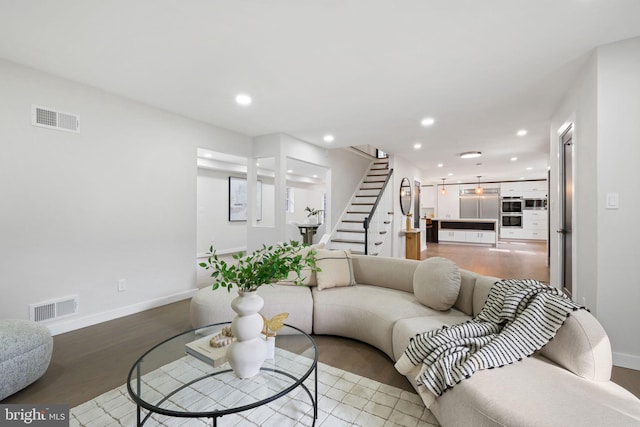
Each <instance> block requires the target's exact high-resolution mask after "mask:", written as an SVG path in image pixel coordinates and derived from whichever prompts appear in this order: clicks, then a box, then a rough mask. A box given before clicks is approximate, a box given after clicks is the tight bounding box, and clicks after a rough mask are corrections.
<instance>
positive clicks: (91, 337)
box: [2, 242, 640, 407]
mask: <svg viewBox="0 0 640 427" xmlns="http://www.w3.org/2000/svg"><path fill="white" fill-rule="evenodd" d="M520 243H521V244H516V242H512V243H506V242H504V243H500V244H499V245H498V247H497V248H495V249H499V250H497V251H496V250H490V249H491V248H489V247H478V246H467V245H454V244H440V245H434V244H430V245H429V248H428V250H427V251H426V252H424V253H423V258H426V257H431V256H444V257H448V258H450V259H452V260H453V261H455V262H456V263H457V264H458V265H459V266H460V267H462V268H465V269H467V270H471V271H476V272H479V273H481V274H487V275H492V276H497V277H502V278H522V277H528V278H535V279H538V280H541V281H545V282H547V281H548V280H549V272H548V268H547V267H546V248H545V245H544V244H543V243H526V244H522V242H520ZM507 251H509V252H507ZM190 327H191V326H190V324H189V301H188V300H185V301H180V302H177V303H173V304H169V305H166V306H163V307H159V308H156V309H153V310H148V311H145V312H142V313H138V314H134V315H131V316H127V317H123V318H121V319H116V320H112V321H110V322H105V323H102V324H99V325H95V326H91V327H88V328H84V329H80V330H77V331H73V332H69V333H66V334H61V335H57V336H56V337H54V351H53V358H52V361H51V365H50V367H49V369H48V371H47V372H46V373H45V375H44V376H43V377H42V378H41V379H39V380H38V381H36V382H35V383H34V384H32V385H31V386H29V387H27V388H26V389H24V390H22V391H20V392H18V393H16V394H14V395H13V396H10V397H8V398H7V399H5V400H4V401H2V403H32V404H38V403H45V404H46V403H49V404H51V403H65V404H69V405H71V406H72V407H73V406H75V405H78V404H80V403H83V402H85V401H87V400H89V399H92V398H94V397H96V396H98V395H100V394H102V393H104V392H106V391H108V390H111V389H113V388H115V387H118V386H120V385H122V384H124V383H125V381H126V377H127V374H128V371H129V369H130V368H131V366H132V365H133V363H134V362H135V360H136V359H137V358H138V357H139V356H140V355H141V354H142V353H143V352H144V351H146V350H147V349H148V348H149V347H151V346H152V345H154V344H156V343H158V342H160V341H162V340H164V339H166V338H169V337H171V336H173V335H176V334H178V333H180V332H183V331H185V330H187V329H189V328H190ZM314 338H315V339H316V342H317V344H318V349H319V360H320V361H321V362H323V363H326V364H328V365H331V366H335V367H338V368H341V369H344V370H346V371H350V372H353V373H356V374H359V375H362V376H364V377H368V378H371V379H374V380H377V381H380V382H382V383H385V384H389V385H393V386H395V387H399V388H402V389H405V390H408V391H413V389H412V387H411V386H410V385H409V382H408V381H407V379H406V378H405V377H403V376H402V375H400V374H399V373H398V372H397V371H396V370H395V368H394V367H393V362H392V361H391V360H390V359H389V358H388V357H387V356H386V355H385V354H384V353H382V352H381V351H379V350H377V349H376V348H374V347H371V346H369V345H367V344H364V343H361V342H358V341H354V340H350V339H346V338H340V337H330V336H315V337H314ZM613 380H614V381H615V382H616V383H618V384H620V385H621V386H623V387H625V388H627V389H628V390H630V391H631V392H632V393H634V394H635V395H636V396H638V397H640V371H635V370H631V369H624V368H617V367H614V371H613Z"/></svg>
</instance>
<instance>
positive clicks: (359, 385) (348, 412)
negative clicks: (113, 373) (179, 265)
mask: <svg viewBox="0 0 640 427" xmlns="http://www.w3.org/2000/svg"><path fill="white" fill-rule="evenodd" d="M197 363H200V362H199V361H195V359H194V358H192V357H190V356H185V357H183V358H181V359H179V360H177V361H175V362H172V363H171V364H169V365H165V366H163V367H162V368H160V369H159V370H158V371H162V372H161V375H158V372H157V371H154V372H152V373H150V374H147V375H146V376H145V378H146V377H149V378H148V380H149V381H154V377H155V378H159V377H162V378H168V377H167V375H169V376H170V377H171V379H172V380H176V381H183V380H184V379H183V376H184V373H185V372H188V371H189V370H193V369H192V368H193V364H197ZM154 374H155V375H154ZM305 384H306V385H307V387H308V388H309V390H311V392H312V393H313V387H314V383H313V374H312V375H311V376H310V377H309V378H308V379H307V380H306V381H305ZM216 390H220V387H219V386H216V385H215V384H213V383H212V385H211V393H210V394H208V395H207V396H202V395H200V396H199V398H200V399H202V400H203V402H204V403H203V404H205V403H206V399H211V398H214V395H215V393H216ZM218 393H219V391H218ZM238 393H240V390H239V389H238ZM231 394H233V393H229V392H226V393H225V396H230V395H231ZM223 398H224V397H223ZM145 413H146V412H145ZM70 415H71V417H70V425H71V426H79V427H80V426H81V427H103V426H123V427H130V426H135V425H136V405H135V403H134V402H133V401H132V400H131V398H130V397H129V393H128V392H127V387H126V385H122V386H120V387H118V388H116V389H114V390H111V391H108V392H106V393H104V394H102V395H100V396H98V397H96V398H95V399H92V400H90V401H88V402H86V403H83V404H82V405H79V406H76V407H74V408H72V409H71V414H70ZM312 424H313V407H312V406H311V402H310V401H309V397H308V395H307V394H306V393H305V392H304V391H303V390H302V389H301V388H300V387H299V388H298V389H296V390H294V391H292V392H291V393H290V394H289V395H287V396H284V397H282V398H280V399H277V400H275V401H273V402H271V403H269V404H268V405H265V406H261V407H258V408H255V409H252V410H250V411H246V412H242V413H238V414H232V415H227V416H224V417H222V418H219V419H218V425H219V426H267V427H268V426H274V427H288V426H311V425H312ZM210 425H211V420H208V419H189V418H171V417H166V416H163V415H157V414H154V415H152V416H151V417H150V418H149V419H148V420H147V422H146V423H145V426H166V427H173V426H184V427H191V426H194V427H201V426H202V427H204V426H210ZM316 426H323V427H342V426H363V427H376V426H381V427H382V426H385V427H386V426H407V427H416V426H439V424H438V421H437V420H436V418H435V417H434V416H433V414H432V413H431V412H430V411H429V410H428V409H427V408H426V407H425V406H424V404H423V403H422V400H421V399H420V398H419V397H418V395H417V394H415V393H410V392H407V391H404V390H401V389H399V388H396V387H392V386H389V385H386V384H382V383H379V382H377V381H373V380H371V379H368V378H364V377H361V376H359V375H355V374H353V373H350V372H346V371H343V370H341V369H338V368H334V367H332V366H328V365H325V364H323V363H318V419H317V421H316Z"/></svg>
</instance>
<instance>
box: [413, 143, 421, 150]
mask: <svg viewBox="0 0 640 427" xmlns="http://www.w3.org/2000/svg"><path fill="white" fill-rule="evenodd" d="M413 148H415V149H416V150H419V149H420V148H422V144H420V143H419V142H416V143H415V144H413Z"/></svg>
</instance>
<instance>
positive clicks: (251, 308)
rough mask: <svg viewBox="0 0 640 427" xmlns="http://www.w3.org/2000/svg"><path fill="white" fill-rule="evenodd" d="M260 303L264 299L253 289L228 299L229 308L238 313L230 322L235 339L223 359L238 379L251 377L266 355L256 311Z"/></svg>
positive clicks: (258, 368)
mask: <svg viewBox="0 0 640 427" xmlns="http://www.w3.org/2000/svg"><path fill="white" fill-rule="evenodd" d="M263 305H264V300H263V299H262V297H261V296H260V295H258V292H256V291H251V292H244V291H238V296H237V297H236V298H234V299H233V301H231V308H232V309H233V311H235V312H236V313H237V314H238V315H237V316H236V317H235V318H234V319H233V321H232V322H231V332H232V333H233V336H234V337H236V341H235V342H233V343H232V344H231V345H230V346H229V349H228V350H227V360H228V361H229V364H230V365H231V368H232V369H233V372H234V373H235V374H236V376H237V377H238V378H251V377H253V376H254V375H256V374H257V373H258V372H260V368H261V367H262V364H263V363H264V360H265V357H266V355H267V345H266V342H265V340H263V339H262V338H261V332H262V326H263V320H262V316H260V314H259V311H260V310H261V309H262V306H263Z"/></svg>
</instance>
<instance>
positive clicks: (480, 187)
mask: <svg viewBox="0 0 640 427" xmlns="http://www.w3.org/2000/svg"><path fill="white" fill-rule="evenodd" d="M480 178H481V176H480V175H478V186H477V187H476V189H475V190H474V191H475V193H476V194H477V195H481V194H483V193H484V188H482V186H481V185H480Z"/></svg>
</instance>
